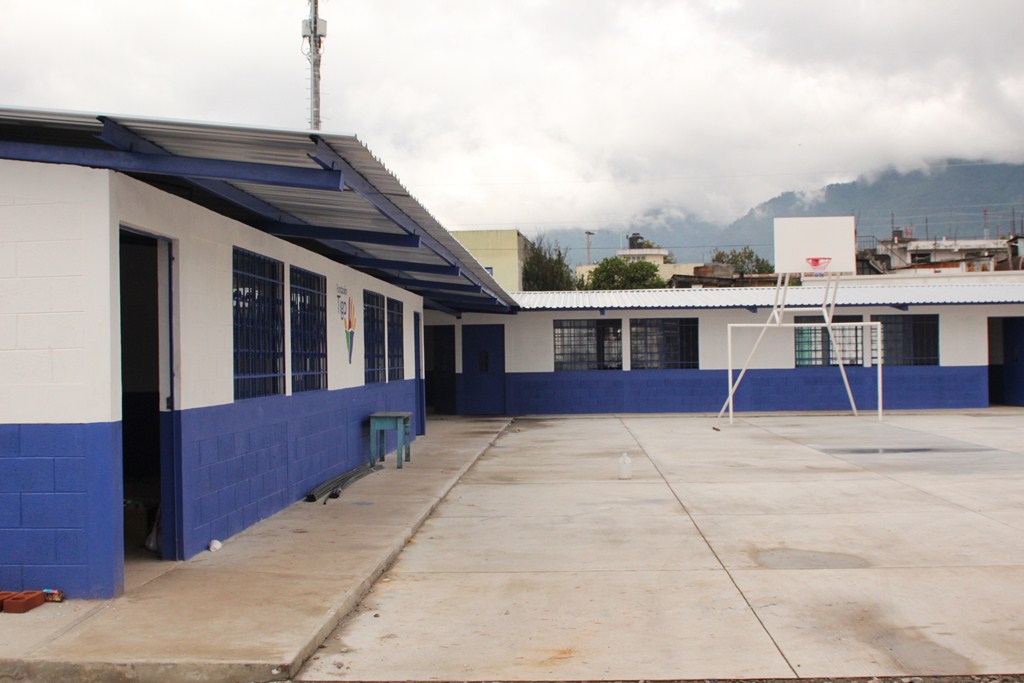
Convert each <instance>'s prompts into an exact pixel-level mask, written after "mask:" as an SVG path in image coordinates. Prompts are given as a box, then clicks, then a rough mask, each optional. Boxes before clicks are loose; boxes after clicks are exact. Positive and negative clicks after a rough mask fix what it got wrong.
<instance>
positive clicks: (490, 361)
mask: <svg viewBox="0 0 1024 683" xmlns="http://www.w3.org/2000/svg"><path fill="white" fill-rule="evenodd" d="M461 379H462V382H461V383H460V385H459V391H458V399H457V400H458V405H459V413H460V414H462V415H504V414H505V326H504V325H464V326H463V328H462V378H461Z"/></svg>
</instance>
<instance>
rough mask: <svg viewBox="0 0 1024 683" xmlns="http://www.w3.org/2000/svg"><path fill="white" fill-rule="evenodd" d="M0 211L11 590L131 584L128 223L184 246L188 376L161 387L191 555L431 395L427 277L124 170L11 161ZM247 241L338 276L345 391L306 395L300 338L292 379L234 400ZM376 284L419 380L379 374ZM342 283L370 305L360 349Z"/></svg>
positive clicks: (113, 588)
mask: <svg viewBox="0 0 1024 683" xmlns="http://www.w3.org/2000/svg"><path fill="white" fill-rule="evenodd" d="M0 212H2V216H3V221H2V222H0V590H4V589H6V590H22V589H30V588H44V587H53V588H61V589H63V590H65V592H66V593H67V594H68V595H69V596H70V597H110V596H113V595H115V594H116V593H118V592H119V591H120V590H121V588H122V586H123V561H124V556H123V526H124V521H123V500H124V492H123V479H122V470H121V467H122V446H121V438H122V437H121V418H122V415H121V410H122V403H121V399H122V382H121V368H120V362H121V348H120V334H121V330H120V312H119V296H120V289H119V287H120V284H119V263H118V261H119V259H118V253H119V235H120V231H121V230H122V228H127V229H131V230H134V231H137V232H140V233H143V234H146V235H150V236H152V237H155V238H157V239H159V240H161V244H163V245H170V249H171V253H172V254H173V256H174V262H173V266H172V272H171V273H169V275H170V276H171V279H172V281H173V283H174V285H173V290H172V291H171V292H170V294H169V296H170V299H171V304H172V306H171V308H172V310H173V312H174V318H173V335H174V336H173V339H172V340H171V341H172V342H173V348H174V349H175V357H174V359H173V361H174V378H175V384H174V386H173V387H171V384H170V373H166V375H164V376H162V377H161V386H160V395H159V397H158V399H159V405H160V406H161V410H162V411H163V412H161V417H160V423H161V424H162V425H163V426H164V432H165V434H164V435H162V437H163V438H164V442H165V445H168V446H173V447H174V449H172V450H171V451H170V457H172V458H173V461H172V462H169V463H165V466H166V467H170V468H171V469H172V471H173V473H174V478H177V479H178V481H177V482H170V483H169V482H168V477H164V481H162V485H163V490H162V500H163V501H165V502H166V501H170V500H171V499H172V498H174V504H175V506H176V509H175V511H174V515H175V523H176V524H177V525H178V527H179V529H178V538H177V539H176V540H177V545H176V547H175V550H174V552H175V554H176V556H179V557H188V556H190V555H192V554H194V553H196V552H198V551H199V550H201V549H203V548H205V547H206V544H207V543H208V542H209V540H210V539H212V538H220V539H224V538H227V537H228V536H230V535H232V534H234V533H237V532H238V531H240V530H242V529H244V528H245V527H247V526H249V525H250V524H252V523H253V522H255V521H257V520H259V519H263V518H265V517H268V516H270V515H272V514H273V513H275V512H277V511H278V510H280V509H282V508H283V507H285V506H287V505H289V504H291V503H292V502H294V501H296V500H298V499H300V498H301V497H302V496H303V495H304V494H305V493H306V492H308V491H309V490H310V489H311V488H313V487H314V486H315V485H317V484H319V483H321V482H322V481H323V480H325V479H327V478H330V477H332V476H335V475H336V474H340V473H343V472H345V471H348V470H350V469H352V468H353V467H355V466H357V465H358V464H360V463H361V462H362V461H363V457H364V455H368V452H369V448H368V444H367V443H366V441H367V439H366V438H365V436H364V431H365V429H366V426H365V422H366V420H367V416H368V415H369V414H370V413H371V412H373V411H374V410H381V409H390V410H409V411H415V410H416V409H417V401H416V400H415V389H414V387H415V385H416V382H415V381H414V379H413V377H414V368H415V363H414V362H413V360H412V354H413V349H414V348H416V345H415V340H414V338H413V337H414V325H413V314H414V313H416V312H419V313H422V299H421V298H420V297H418V296H416V295H415V294H412V293H409V292H407V291H405V290H402V289H399V288H396V287H393V286H390V285H388V284H386V283H384V282H381V281H379V280H375V279H374V278H371V277H369V276H366V275H363V274H362V273H359V272H358V271H354V270H352V269H349V268H345V267H343V266H341V265H339V264H337V263H334V262H332V261H330V260H328V259H325V258H323V257H321V256H319V255H317V254H314V253H312V252H308V251H305V250H303V249H301V248H299V247H297V246H295V245H292V244H290V243H287V242H284V241H282V240H279V239H276V238H273V237H270V236H268V235H266V234H264V233H260V232H258V231H256V230H252V229H250V228H248V227H247V226H244V225H242V224H239V223H236V222H234V221H232V220H230V219H227V218H225V217H223V216H220V215H218V214H214V213H212V212H209V211H206V210H205V209H202V208H201V207H198V206H196V205H194V204H191V203H189V202H187V201H185V200H183V199H180V198H177V197H174V196H171V195H168V194H166V193H164V192H161V191H159V190H156V189H155V188H152V187H150V186H148V185H145V184H143V183H140V182H138V181H135V180H133V179H131V178H128V177H126V176H123V175H119V174H116V173H112V172H108V171H97V170H92V169H84V168H77V167H67V166H57V165H46V164H27V163H18V162H7V161H0ZM234 246H239V247H242V248H245V249H249V250H251V251H255V252H257V253H260V254H263V255H265V256H268V257H271V258H275V259H278V260H281V261H283V262H284V263H285V264H286V266H287V265H297V266H299V267H302V268H305V269H307V270H311V271H313V272H316V273H320V274H322V275H324V276H325V277H326V279H327V306H328V369H329V375H328V390H326V391H315V392H306V393H300V394H296V395H291V393H290V390H291V388H290V362H291V358H290V354H287V353H286V355H285V374H286V378H287V379H286V387H287V391H286V394H285V395H281V396H274V397H268V398H266V399H251V400H246V401H235V400H234V396H233V381H232V379H233V378H232V367H233V363H232V356H233V328H232V291H231V282H232V275H231V270H232V258H231V255H232V248H233V247H234ZM161 248H166V247H161ZM160 268H161V269H164V270H161V271H160V279H161V282H166V280H167V278H166V276H167V275H168V273H167V272H166V270H165V268H166V261H162V262H161V265H160ZM285 272H286V277H287V268H285ZM365 288H368V289H372V290H373V291H377V292H379V293H381V294H383V295H385V296H387V297H390V298H395V299H399V300H401V301H402V302H403V304H404V306H403V308H404V314H405V321H404V325H403V328H404V330H403V334H404V348H405V354H406V363H405V379H403V380H400V381H396V382H389V383H386V384H382V385H375V386H369V387H367V386H364V380H363V351H362V349H363V341H362V324H361V323H362V316H361V313H362V292H363V289H365ZM342 289H344V290H345V292H344V295H345V296H347V297H350V298H351V300H352V302H353V304H354V305H355V306H356V313H357V323H358V327H357V330H356V334H355V339H354V344H355V348H354V350H353V353H352V354H351V362H350V360H349V353H348V350H347V348H346V343H345V330H344V320H343V319H342V318H341V316H340V314H339V309H338V297H340V296H342V295H343V292H342V291H341V290H342ZM165 322H166V321H162V324H164V323H165ZM165 329H166V328H165ZM287 329H288V328H287V326H286V340H287V336H288V335H287ZM168 346H169V345H164V346H162V347H161V348H162V353H166V352H167V347H168ZM421 346H422V345H421ZM161 365H163V362H162V363H161ZM172 388H173V392H172ZM172 397H173V400H174V405H173V410H167V408H166V401H167V400H168V399H169V398H172ZM169 486H170V488H169Z"/></svg>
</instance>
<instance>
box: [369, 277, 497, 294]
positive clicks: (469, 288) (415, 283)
mask: <svg viewBox="0 0 1024 683" xmlns="http://www.w3.org/2000/svg"><path fill="white" fill-rule="evenodd" d="M388 282H390V283H391V284H393V285H398V286H399V287H405V288H407V289H422V290H426V291H446V292H466V293H468V294H480V293H481V292H482V291H483V288H481V287H480V285H467V284H462V283H461V282H437V281H435V280H415V279H413V278H408V277H393V278H388Z"/></svg>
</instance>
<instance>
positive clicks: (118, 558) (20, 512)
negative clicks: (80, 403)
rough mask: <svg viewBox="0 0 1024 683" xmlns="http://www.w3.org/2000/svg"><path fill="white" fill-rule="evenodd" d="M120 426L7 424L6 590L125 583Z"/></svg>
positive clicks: (1, 483) (1, 489) (2, 494)
mask: <svg viewBox="0 0 1024 683" xmlns="http://www.w3.org/2000/svg"><path fill="white" fill-rule="evenodd" d="M121 491H122V476H121V423H120V422H116V423H101V424H29V425H9V424H8V425H0V590H38V589H42V588H60V589H62V590H64V591H65V592H66V593H67V594H68V595H69V596H71V597H81V598H100V597H110V596H112V595H114V592H115V590H116V588H117V587H118V586H121V585H122V584H123V583H124V574H123V572H124V545H123V544H124V540H123V528H124V521H123V515H124V507H123V494H122V492H121Z"/></svg>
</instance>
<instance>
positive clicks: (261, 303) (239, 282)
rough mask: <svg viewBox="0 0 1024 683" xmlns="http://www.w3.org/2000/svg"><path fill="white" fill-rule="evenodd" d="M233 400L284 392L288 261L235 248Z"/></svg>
mask: <svg viewBox="0 0 1024 683" xmlns="http://www.w3.org/2000/svg"><path fill="white" fill-rule="evenodd" d="M231 288H232V355H233V383H234V394H233V395H234V400H236V401H240V400H246V399H250V398H262V397H264V396H276V395H280V394H284V393H285V363H284V360H285V343H284V315H285V314H284V262H283V261H278V260H277V259H274V258H271V257H269V256H264V255H262V254H257V253H256V252H253V251H249V250H248V249H242V248H241V247H233V248H232V253H231Z"/></svg>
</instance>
